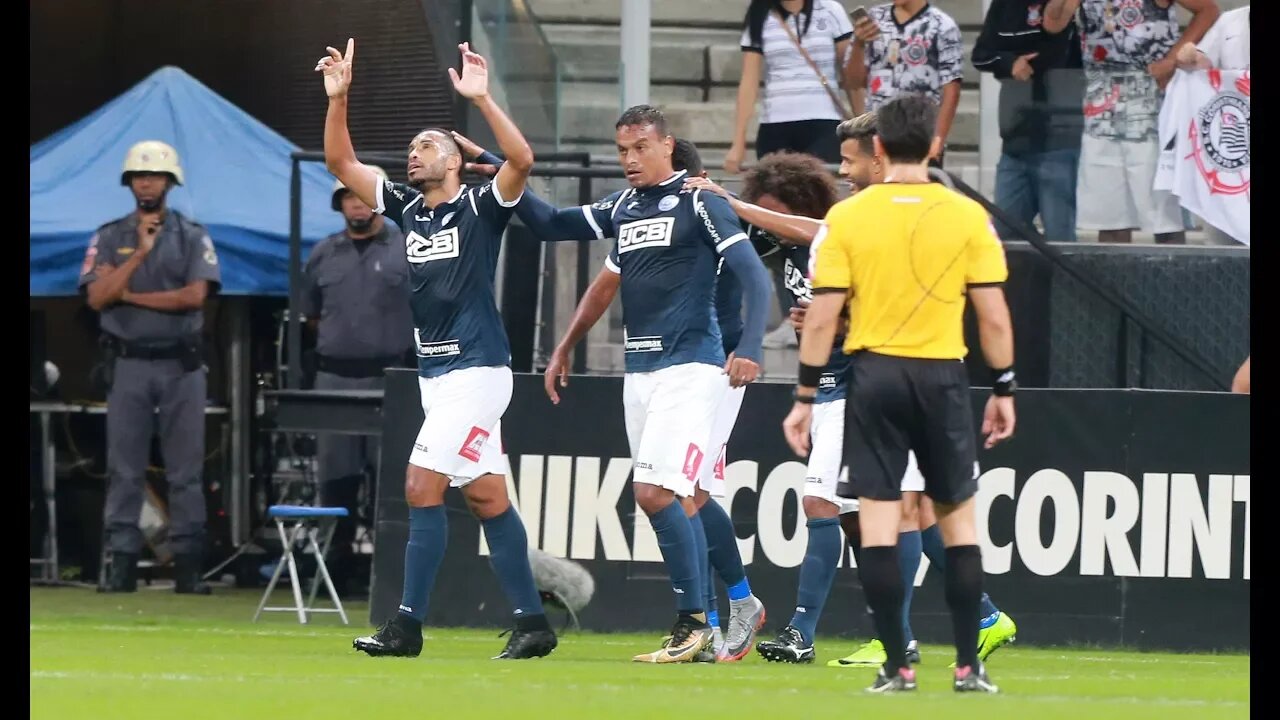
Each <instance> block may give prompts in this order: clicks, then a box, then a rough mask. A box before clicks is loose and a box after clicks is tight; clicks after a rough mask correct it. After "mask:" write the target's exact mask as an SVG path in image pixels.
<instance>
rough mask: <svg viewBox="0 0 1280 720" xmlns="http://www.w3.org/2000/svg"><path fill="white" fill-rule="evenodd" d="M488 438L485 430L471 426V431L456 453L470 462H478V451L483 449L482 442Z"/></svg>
mask: <svg viewBox="0 0 1280 720" xmlns="http://www.w3.org/2000/svg"><path fill="white" fill-rule="evenodd" d="M488 439H489V433H488V432H487V431H485V430H481V429H480V428H478V427H472V428H471V432H470V433H469V434H468V435H467V441H466V442H464V443H462V447H461V448H459V449H458V454H459V455H461V456H462V457H464V458H466V459H468V460H470V461H471V462H480V452H481V451H482V450H484V444H485V442H486V441H488Z"/></svg>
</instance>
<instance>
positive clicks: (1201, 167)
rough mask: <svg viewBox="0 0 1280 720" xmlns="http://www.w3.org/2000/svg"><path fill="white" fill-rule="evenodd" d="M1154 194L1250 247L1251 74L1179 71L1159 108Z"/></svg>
mask: <svg viewBox="0 0 1280 720" xmlns="http://www.w3.org/2000/svg"><path fill="white" fill-rule="evenodd" d="M1160 144H1161V147H1162V148H1164V152H1162V153H1161V155H1160V166H1159V169H1158V171H1157V172H1156V179H1155V189H1156V190H1169V191H1171V192H1172V193H1173V194H1174V195H1176V196H1177V198H1178V202H1179V203H1180V204H1181V205H1182V207H1184V208H1186V209H1188V210H1190V211H1191V212H1193V213H1195V214H1196V215H1199V216H1200V217H1202V218H1204V219H1205V221H1206V222H1208V223H1209V224H1210V225H1213V226H1214V227H1216V228H1218V229H1219V230H1221V231H1223V232H1225V233H1226V234H1228V235H1230V236H1231V237H1233V238H1235V239H1236V240H1238V241H1239V242H1241V243H1244V244H1245V245H1248V244H1249V71H1248V70H1209V71H1196V72H1186V71H1183V70H1179V71H1178V72H1177V73H1176V75H1175V76H1174V79H1173V81H1172V82H1171V83H1169V87H1168V88H1167V89H1166V91H1165V99H1164V105H1163V106H1161V108H1160Z"/></svg>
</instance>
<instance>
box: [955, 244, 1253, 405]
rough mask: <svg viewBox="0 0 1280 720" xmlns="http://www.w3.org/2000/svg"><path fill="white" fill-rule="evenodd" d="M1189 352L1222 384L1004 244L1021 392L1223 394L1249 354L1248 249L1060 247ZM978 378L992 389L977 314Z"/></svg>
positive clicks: (972, 361)
mask: <svg viewBox="0 0 1280 720" xmlns="http://www.w3.org/2000/svg"><path fill="white" fill-rule="evenodd" d="M1055 246H1056V247H1057V248H1058V249H1059V250H1060V251H1062V253H1063V254H1064V255H1065V256H1066V260H1067V262H1070V263H1072V264H1073V265H1075V266H1076V267H1078V268H1079V269H1081V270H1082V271H1083V272H1085V273H1086V274H1087V275H1089V276H1091V277H1093V278H1095V279H1097V280H1098V281H1099V282H1101V283H1103V284H1104V285H1107V286H1109V287H1111V288H1112V289H1114V290H1115V291H1116V292H1117V293H1119V294H1120V295H1122V296H1124V297H1125V298H1127V299H1128V300H1129V301H1130V302H1132V303H1133V304H1134V305H1135V306H1136V307H1137V309H1138V310H1139V311H1141V312H1143V313H1145V314H1146V315H1147V316H1148V317H1150V318H1151V319H1152V320H1153V321H1154V322H1155V323H1157V324H1158V326H1159V327H1160V328H1162V329H1163V330H1165V331H1166V332H1168V333H1169V334H1171V335H1172V336H1173V337H1175V338H1177V339H1178V340H1180V341H1182V342H1183V343H1185V344H1187V345H1188V346H1190V347H1191V348H1192V349H1193V350H1195V351H1196V352H1198V353H1199V354H1200V355H1201V356H1202V357H1204V359H1205V360H1206V361H1207V362H1208V363H1209V365H1210V366H1211V368H1212V370H1213V371H1214V375H1215V376H1216V377H1217V378H1218V379H1219V380H1221V381H1222V383H1224V385H1223V386H1222V388H1218V387H1215V386H1214V385H1213V384H1212V382H1211V381H1210V380H1209V379H1208V378H1206V377H1205V376H1204V375H1203V374H1202V373H1200V372H1198V371H1196V370H1195V369H1194V368H1192V367H1191V366H1190V365H1188V364H1187V363H1186V362H1185V361H1183V360H1182V359H1181V358H1179V357H1178V356H1177V355H1175V354H1174V353H1173V351H1172V350H1170V349H1169V348H1167V347H1165V346H1164V345H1162V344H1161V343H1160V342H1159V341H1157V340H1155V339H1153V338H1151V337H1149V336H1147V334H1146V333H1145V332H1143V331H1142V330H1141V328H1139V327H1138V326H1137V325H1136V324H1134V323H1133V322H1131V321H1126V320H1125V318H1124V316H1123V315H1122V314H1121V313H1120V311H1119V310H1117V309H1116V308H1115V307H1113V306H1112V305H1110V304H1108V303H1107V302H1105V301H1104V300H1102V298H1101V297H1100V296H1099V295H1098V294H1097V293H1096V292H1094V291H1093V290H1092V289H1090V288H1089V287H1087V286H1085V285H1084V284H1083V283H1081V282H1079V281H1077V280H1076V279H1074V278H1073V277H1071V276H1070V275H1068V274H1067V273H1066V272H1065V271H1063V270H1062V269H1061V268H1060V267H1059V266H1057V265H1055V264H1054V263H1053V262H1052V261H1050V260H1049V259H1048V258H1046V257H1045V256H1044V255H1043V254H1041V253H1040V251H1038V250H1036V249H1035V248H1033V247H1031V246H1030V245H1029V244H1027V243H1021V242H1011V243H1005V255H1006V257H1007V258H1008V261H1009V282H1008V283H1007V284H1006V285H1005V294H1006V297H1008V299H1009V309H1010V313H1011V315H1012V317H1013V326H1014V338H1015V343H1016V347H1015V350H1016V354H1015V355H1016V357H1017V358H1018V379H1019V382H1020V383H1021V384H1022V386H1023V387H1039V388H1045V387H1053V388H1123V387H1142V388H1160V389H1165V390H1218V389H1225V388H1226V387H1229V385H1230V382H1231V378H1232V376H1234V375H1235V372H1236V369H1237V368H1239V367H1240V363H1241V362H1243V361H1244V358H1245V356H1246V355H1248V354H1249V297H1250V288H1249V250H1248V248H1244V247H1232V248H1225V247H1193V246H1168V245H1165V246H1160V247H1151V246H1123V245H1104V244H1098V243H1080V244H1072V243H1059V244H1056V245H1055ZM965 336H966V339H967V344H968V346H969V350H970V356H969V369H970V375H969V376H970V377H971V378H972V379H973V382H974V384H975V385H984V384H986V383H988V382H989V375H988V372H987V370H986V368H985V366H984V365H983V361H982V357H981V352H980V351H979V345H978V335H977V328H976V326H975V324H974V321H973V312H972V311H969V312H968V313H966V328H965Z"/></svg>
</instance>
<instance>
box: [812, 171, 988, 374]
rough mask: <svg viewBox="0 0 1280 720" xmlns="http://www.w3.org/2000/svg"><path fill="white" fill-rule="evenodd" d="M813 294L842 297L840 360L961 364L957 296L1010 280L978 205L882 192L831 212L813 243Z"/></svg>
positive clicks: (869, 191)
mask: <svg viewBox="0 0 1280 720" xmlns="http://www.w3.org/2000/svg"><path fill="white" fill-rule="evenodd" d="M809 262H810V267H809V274H810V278H811V280H812V283H813V289H814V292H815V293H819V292H823V291H828V292H829V291H832V290H840V291H844V292H845V293H846V294H847V297H848V299H847V302H848V306H849V335H848V336H847V337H846V338H845V343H844V351H845V352H846V353H853V352H857V351H859V350H871V351H874V352H876V353H879V354H882V355H897V356H900V357H912V358H936V359H940V360H958V359H963V358H964V357H965V355H966V354H967V353H968V349H967V348H966V347H965V344H964V304H965V291H966V290H967V288H969V287H976V286H983V285H998V284H1000V283H1003V282H1004V281H1005V280H1006V279H1007V278H1008V276H1009V270H1008V267H1007V266H1006V265H1005V258H1004V248H1003V246H1001V244H1000V239H999V238H998V237H997V236H996V232H995V229H994V228H993V227H992V226H991V220H990V218H988V217H987V212H986V210H984V209H983V207H982V206H981V205H979V204H978V203H976V202H974V201H973V200H970V199H969V198H967V197H964V196H963V195H961V194H960V193H957V192H955V191H953V190H950V189H948V188H946V187H944V186H942V185H939V184H937V183H927V184H925V183H920V184H907V183H881V184H878V185H872V186H870V187H868V188H866V189H864V190H862V191H861V192H859V193H858V194H857V195H854V196H853V197H851V198H848V199H846V200H842V201H841V202H839V203H837V204H836V205H835V206H834V207H832V208H831V210H830V211H829V212H828V213H827V217H826V220H825V222H824V225H823V228H822V230H821V231H820V232H819V234H818V237H817V238H816V240H815V242H814V246H813V249H812V253H811V256H810V261H809Z"/></svg>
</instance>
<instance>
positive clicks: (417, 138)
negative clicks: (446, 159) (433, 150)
mask: <svg viewBox="0 0 1280 720" xmlns="http://www.w3.org/2000/svg"><path fill="white" fill-rule="evenodd" d="M426 138H431V142H433V143H435V144H436V146H437V147H439V148H440V152H441V153H442V154H444V155H461V154H462V148H460V147H458V143H457V141H455V140H454V139H453V135H451V134H449V131H448V130H445V129H443V128H437V127H430V128H427V129H425V130H423V131H422V132H420V133H418V134H417V135H414V136H413V142H412V143H410V145H417V144H419V143H421V142H422V141H423V140H424V139H426Z"/></svg>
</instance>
